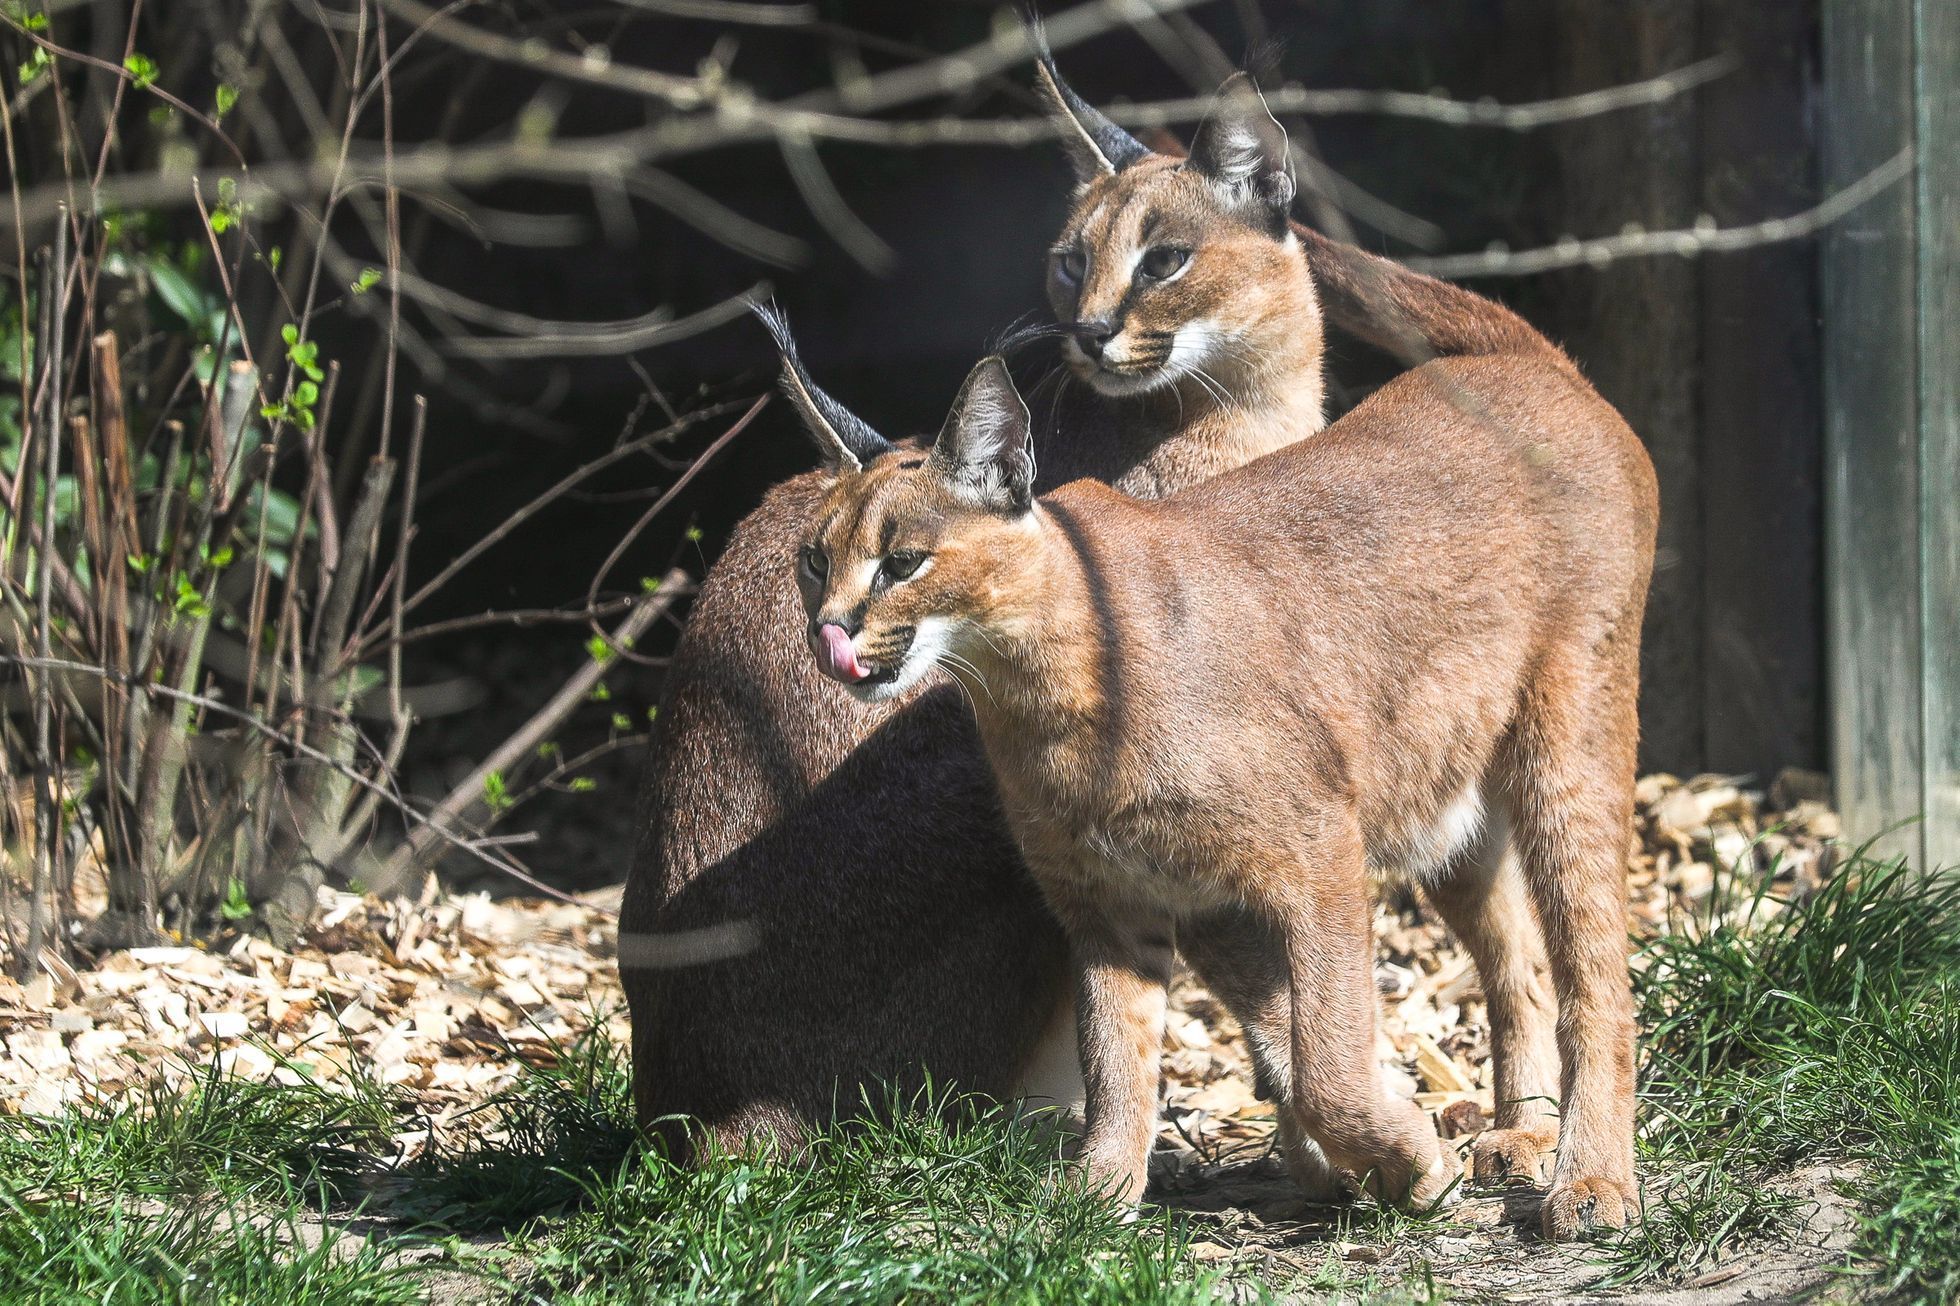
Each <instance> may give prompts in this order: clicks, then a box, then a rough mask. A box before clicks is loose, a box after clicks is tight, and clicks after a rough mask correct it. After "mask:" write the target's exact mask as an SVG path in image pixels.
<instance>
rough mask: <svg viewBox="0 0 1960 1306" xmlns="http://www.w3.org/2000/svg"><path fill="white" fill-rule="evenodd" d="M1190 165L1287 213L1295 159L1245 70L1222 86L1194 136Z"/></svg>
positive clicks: (1282, 131) (1261, 96) (1283, 132)
mask: <svg viewBox="0 0 1960 1306" xmlns="http://www.w3.org/2000/svg"><path fill="white" fill-rule="evenodd" d="M1191 164H1192V166H1193V167H1195V168H1197V169H1198V171H1199V172H1202V173H1203V174H1204V175H1205V176H1207V177H1209V178H1211V179H1212V180H1213V181H1215V182H1217V183H1219V184H1220V185H1222V186H1227V187H1230V188H1231V189H1232V190H1234V191H1236V192H1239V193H1240V194H1242V195H1243V196H1244V197H1245V198H1246V199H1247V200H1256V201H1257V202H1258V203H1260V204H1262V205H1264V206H1265V207H1267V208H1269V209H1277V210H1279V211H1280V212H1282V213H1283V212H1285V210H1286V208H1287V206H1288V205H1290V204H1292V203H1293V160H1292V157H1291V154H1290V153H1289V151H1288V150H1287V148H1286V129H1285V128H1284V127H1282V126H1280V125H1279V122H1278V120H1277V119H1275V118H1274V117H1273V115H1272V111H1271V110H1269V109H1268V108H1266V97H1265V96H1263V95H1261V94H1259V88H1258V87H1256V86H1254V85H1253V84H1252V79H1251V78H1250V77H1248V76H1246V75H1245V74H1244V73H1233V74H1232V76H1231V77H1230V78H1228V79H1227V80H1226V82H1225V84H1224V85H1223V86H1221V87H1219V88H1218V97H1217V99H1216V100H1214V101H1213V103H1212V107H1211V112H1210V113H1209V114H1207V115H1206V117H1205V120H1204V123H1203V124H1202V125H1201V126H1199V128H1198V134H1197V135H1196V136H1195V137H1193V138H1192V141H1191Z"/></svg>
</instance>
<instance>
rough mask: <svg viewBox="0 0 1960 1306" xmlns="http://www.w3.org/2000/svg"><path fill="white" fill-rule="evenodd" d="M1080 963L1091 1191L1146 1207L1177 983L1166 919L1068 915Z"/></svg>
mask: <svg viewBox="0 0 1960 1306" xmlns="http://www.w3.org/2000/svg"><path fill="white" fill-rule="evenodd" d="M1062 915H1063V922H1064V925H1065V927H1066V928H1067V930H1068V933H1069V950H1070V954H1071V956H1072V959H1073V961H1074V963H1075V984H1076V996H1075V1004H1076V1005H1075V1011H1076V1032H1077V1038H1078V1040H1079V1042H1080V1047H1081V1054H1082V1083H1083V1088H1084V1090H1085V1092H1086V1095H1087V1096H1086V1103H1085V1116H1086V1119H1085V1122H1084V1127H1083V1134H1082V1147H1081V1149H1080V1151H1079V1152H1078V1153H1077V1157H1078V1159H1079V1160H1080V1161H1081V1163H1082V1165H1083V1166H1084V1168H1085V1169H1087V1171H1088V1173H1089V1180H1090V1183H1091V1184H1092V1185H1094V1186H1095V1187H1097V1188H1099V1189H1101V1190H1102V1191H1105V1192H1107V1193H1109V1194H1111V1195H1112V1196H1114V1197H1116V1198H1118V1199H1120V1200H1121V1201H1124V1202H1130V1203H1134V1202H1137V1201H1140V1200H1142V1197H1143V1190H1144V1186H1145V1184H1146V1183H1147V1181H1148V1178H1149V1161H1150V1145H1151V1141H1152V1140H1153V1139H1154V1138H1155V1137H1156V1133H1157V1086H1158V1080H1159V1074H1160V1069H1161V1064H1162V1060H1163V1047H1164V1009H1165V1004H1166V1002H1167V1000H1168V989H1169V985H1170V977H1171V960H1172V946H1171V926H1170V922H1169V921H1168V920H1167V919H1161V918H1130V919H1124V918H1117V917H1112V916H1110V915H1107V914H1104V913H1098V912H1093V911H1087V912H1074V911H1064V912H1063V913H1062Z"/></svg>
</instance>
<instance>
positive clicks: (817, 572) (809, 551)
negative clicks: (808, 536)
mask: <svg viewBox="0 0 1960 1306" xmlns="http://www.w3.org/2000/svg"><path fill="white" fill-rule="evenodd" d="M803 570H805V571H807V572H809V573H810V574H811V575H812V576H814V577H816V578H817V579H818V580H822V579H823V578H824V577H825V576H828V575H829V574H830V559H829V558H826V557H824V556H823V550H822V549H820V548H818V547H817V546H816V545H814V544H806V545H804V546H803Z"/></svg>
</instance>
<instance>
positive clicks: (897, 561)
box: [884, 549, 926, 580]
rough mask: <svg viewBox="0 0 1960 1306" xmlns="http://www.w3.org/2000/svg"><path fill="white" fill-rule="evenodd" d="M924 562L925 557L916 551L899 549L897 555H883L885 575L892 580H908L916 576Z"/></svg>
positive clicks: (922, 553) (919, 551)
mask: <svg viewBox="0 0 1960 1306" xmlns="http://www.w3.org/2000/svg"><path fill="white" fill-rule="evenodd" d="M925 562H926V555H925V554H924V552H922V551H921V550H918V549H901V550H899V551H898V552H897V553H888V554H886V555H885V563H884V567H885V575H887V576H889V577H891V578H892V579H893V580H910V579H911V578H912V577H913V576H915V575H917V574H918V571H919V568H920V567H923V566H924V565H925Z"/></svg>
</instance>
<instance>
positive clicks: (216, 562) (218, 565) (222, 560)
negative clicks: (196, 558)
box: [209, 545, 232, 571]
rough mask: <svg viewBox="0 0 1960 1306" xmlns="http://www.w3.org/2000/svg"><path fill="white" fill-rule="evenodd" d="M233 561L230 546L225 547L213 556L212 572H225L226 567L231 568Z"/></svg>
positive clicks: (211, 561)
mask: <svg viewBox="0 0 1960 1306" xmlns="http://www.w3.org/2000/svg"><path fill="white" fill-rule="evenodd" d="M231 559H232V552H231V547H230V546H229V545H227V546H225V547H224V548H222V549H219V550H217V551H216V552H215V553H213V554H212V555H211V557H210V559H209V561H210V563H211V570H213V571H223V570H224V569H225V568H226V567H229V566H231Z"/></svg>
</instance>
